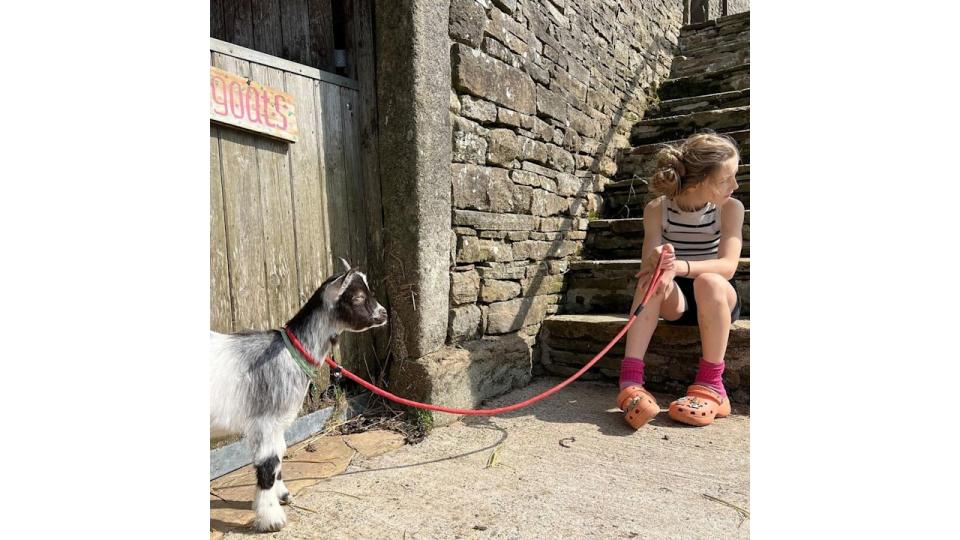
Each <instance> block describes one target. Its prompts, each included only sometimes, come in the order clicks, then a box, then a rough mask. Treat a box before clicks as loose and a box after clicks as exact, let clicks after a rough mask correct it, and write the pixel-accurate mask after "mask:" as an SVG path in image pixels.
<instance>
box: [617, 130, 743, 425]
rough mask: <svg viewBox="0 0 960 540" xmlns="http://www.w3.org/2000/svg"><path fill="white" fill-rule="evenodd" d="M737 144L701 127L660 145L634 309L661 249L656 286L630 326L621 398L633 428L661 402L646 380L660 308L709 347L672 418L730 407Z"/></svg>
mask: <svg viewBox="0 0 960 540" xmlns="http://www.w3.org/2000/svg"><path fill="white" fill-rule="evenodd" d="M739 161H740V152H739V151H738V149H737V145H736V143H735V142H734V141H733V139H731V138H730V137H727V136H724V135H717V134H714V133H700V134H697V135H693V136H691V137H690V138H688V139H686V140H685V141H684V142H683V143H682V144H680V145H679V146H678V147H673V146H667V147H666V148H664V149H663V150H661V151H660V152H659V153H658V154H657V169H656V172H655V174H654V175H653V178H652V179H651V183H650V188H651V191H653V192H654V193H656V194H659V195H662V196H661V197H659V198H657V199H654V200H653V201H651V202H650V203H648V204H647V206H646V208H644V210H643V224H644V227H643V231H644V233H643V234H644V236H643V249H642V263H641V265H640V272H638V273H637V277H639V278H640V281H639V283H638V284H637V289H636V292H635V293H634V300H633V306H632V307H631V308H630V311H631V313H632V312H633V310H634V309H636V308H637V306H638V305H639V304H640V301H641V300H642V299H643V296H644V293H645V292H646V289H647V285H648V283H649V282H650V278H651V277H652V275H653V270H654V267H655V266H656V264H657V260H658V259H659V257H660V252H661V250H663V251H664V252H665V253H664V260H663V262H662V264H661V268H662V269H663V274H662V275H661V277H660V280H659V283H657V284H656V292H655V293H654V295H653V296H652V297H651V298H650V300H649V301H648V303H647V305H646V307H645V308H644V309H643V311H642V312H641V313H640V315H639V317H638V318H637V320H636V322H634V324H633V326H632V327H631V328H630V331H629V332H627V346H626V355H625V358H624V359H623V364H622V366H621V368H620V394H619V395H618V396H617V405H618V406H619V407H620V409H621V410H622V411H623V412H624V413H625V419H626V421H627V423H628V424H630V425H631V426H632V427H633V428H634V429H638V428H640V427H641V426H643V425H644V424H645V423H647V421H649V420H650V419H651V418H653V417H654V416H655V415H656V414H657V413H658V412H660V407H659V405H658V404H657V402H656V400H655V399H654V397H653V396H652V395H651V394H650V393H649V392H647V391H646V390H645V389H644V388H643V356H644V355H645V354H646V351H647V346H648V345H649V344H650V337H651V336H652V335H653V331H654V330H655V329H656V327H657V321H658V317H663V319H664V320H666V321H670V322H673V323H677V324H688V325H692V324H699V326H700V339H701V345H702V347H703V357H702V358H700V366H699V370H698V371H697V376H696V379H695V380H694V383H693V385H691V386H690V387H689V388H687V395H686V397H683V398H680V399H678V400H676V401H674V402H673V403H671V404H670V408H669V414H670V418H673V419H674V420H676V421H678V422H683V423H685V424H691V425H694V426H705V425H707V424H709V423H711V422H713V419H714V418H715V417H718V416H719V417H722V416H727V415H729V414H730V402H729V400H728V399H727V393H726V390H724V388H723V382H722V380H721V376H722V374H723V367H724V364H723V357H724V354H725V352H726V349H727V339H728V338H729V335H730V326H731V325H732V324H733V322H734V321H736V320H737V318H738V317H739V315H740V298H739V297H738V296H737V292H736V289H734V286H733V281H732V278H733V274H734V272H736V270H737V263H738V262H739V259H740V248H741V245H742V242H743V237H742V228H743V212H744V210H743V203H741V202H740V201H738V200H737V199H734V198H731V195H732V194H733V192H734V191H735V190H736V189H737V187H738V185H737V180H736V175H737V166H738V164H739Z"/></svg>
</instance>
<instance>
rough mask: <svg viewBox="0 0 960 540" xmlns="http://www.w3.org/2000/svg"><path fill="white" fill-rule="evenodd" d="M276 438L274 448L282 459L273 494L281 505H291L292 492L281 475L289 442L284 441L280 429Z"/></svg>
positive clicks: (278, 466)
mask: <svg viewBox="0 0 960 540" xmlns="http://www.w3.org/2000/svg"><path fill="white" fill-rule="evenodd" d="M274 437H275V439H274V443H273V447H274V448H275V449H276V451H277V456H279V457H280V462H279V463H278V464H277V478H276V480H275V481H274V483H273V492H274V493H275V494H276V495H277V500H279V501H280V504H290V502H291V500H292V499H293V497H292V496H291V495H290V490H288V489H287V486H286V485H285V484H284V483H283V478H282V476H283V475H282V473H281V471H282V469H283V455H284V454H286V453H287V442H286V441H285V440H284V439H283V431H282V430H279V429H278V430H277V431H276V432H275V434H274Z"/></svg>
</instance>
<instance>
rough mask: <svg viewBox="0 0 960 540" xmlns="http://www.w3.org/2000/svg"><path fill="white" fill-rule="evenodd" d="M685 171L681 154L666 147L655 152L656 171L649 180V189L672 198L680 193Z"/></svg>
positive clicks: (670, 147)
mask: <svg viewBox="0 0 960 540" xmlns="http://www.w3.org/2000/svg"><path fill="white" fill-rule="evenodd" d="M686 174H687V169H686V167H685V166H684V165H683V153H682V152H681V151H680V150H679V149H678V148H676V147H674V146H670V145H667V146H665V147H664V148H663V149H662V150H660V151H659V152H657V170H656V171H655V172H654V173H653V176H652V177H651V178H650V189H651V190H652V191H654V192H656V193H659V194H660V195H666V196H667V197H673V196H675V195H677V194H678V193H680V187H681V185H683V177H684V176H685V175H686Z"/></svg>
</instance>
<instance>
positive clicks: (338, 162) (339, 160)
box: [317, 82, 359, 370]
mask: <svg viewBox="0 0 960 540" xmlns="http://www.w3.org/2000/svg"><path fill="white" fill-rule="evenodd" d="M317 101H318V102H319V103H322V105H321V111H322V114H321V123H322V125H323V137H322V138H321V139H320V141H319V143H320V145H321V146H322V147H323V157H324V183H325V185H326V194H327V199H326V203H327V206H326V209H327V212H326V213H327V217H328V223H329V229H328V231H329V239H330V244H329V246H330V255H331V256H332V257H333V260H332V265H333V268H334V273H339V272H340V271H341V265H340V262H339V260H338V258H339V257H343V258H344V259H347V261H349V262H350V264H351V265H355V264H356V257H355V256H354V255H355V253H354V251H353V248H352V245H351V242H350V236H351V230H352V228H353V227H354V223H353V221H352V216H351V207H350V194H349V192H348V187H347V175H346V165H345V163H344V160H345V156H344V153H343V121H342V116H343V114H342V105H341V102H340V89H339V88H338V87H337V86H335V85H332V84H327V83H323V82H321V83H320V84H319V85H318V87H317ZM358 346H359V342H358V340H357V339H356V335H355V334H344V335H343V336H342V337H341V339H340V344H339V354H340V361H341V362H345V364H344V365H345V366H347V369H350V370H353V369H356V368H357V367H358V366H357V364H356V358H357V348H358Z"/></svg>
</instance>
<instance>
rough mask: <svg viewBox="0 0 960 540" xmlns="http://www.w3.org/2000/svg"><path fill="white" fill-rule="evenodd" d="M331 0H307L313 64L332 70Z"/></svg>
mask: <svg viewBox="0 0 960 540" xmlns="http://www.w3.org/2000/svg"><path fill="white" fill-rule="evenodd" d="M330 2H331V0H307V10H308V11H309V13H310V16H309V27H310V50H311V51H313V54H314V57H313V65H314V66H316V67H318V68H320V69H322V70H325V71H334V69H335V68H334V66H333V47H334V45H333V7H332V5H331V4H330Z"/></svg>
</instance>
